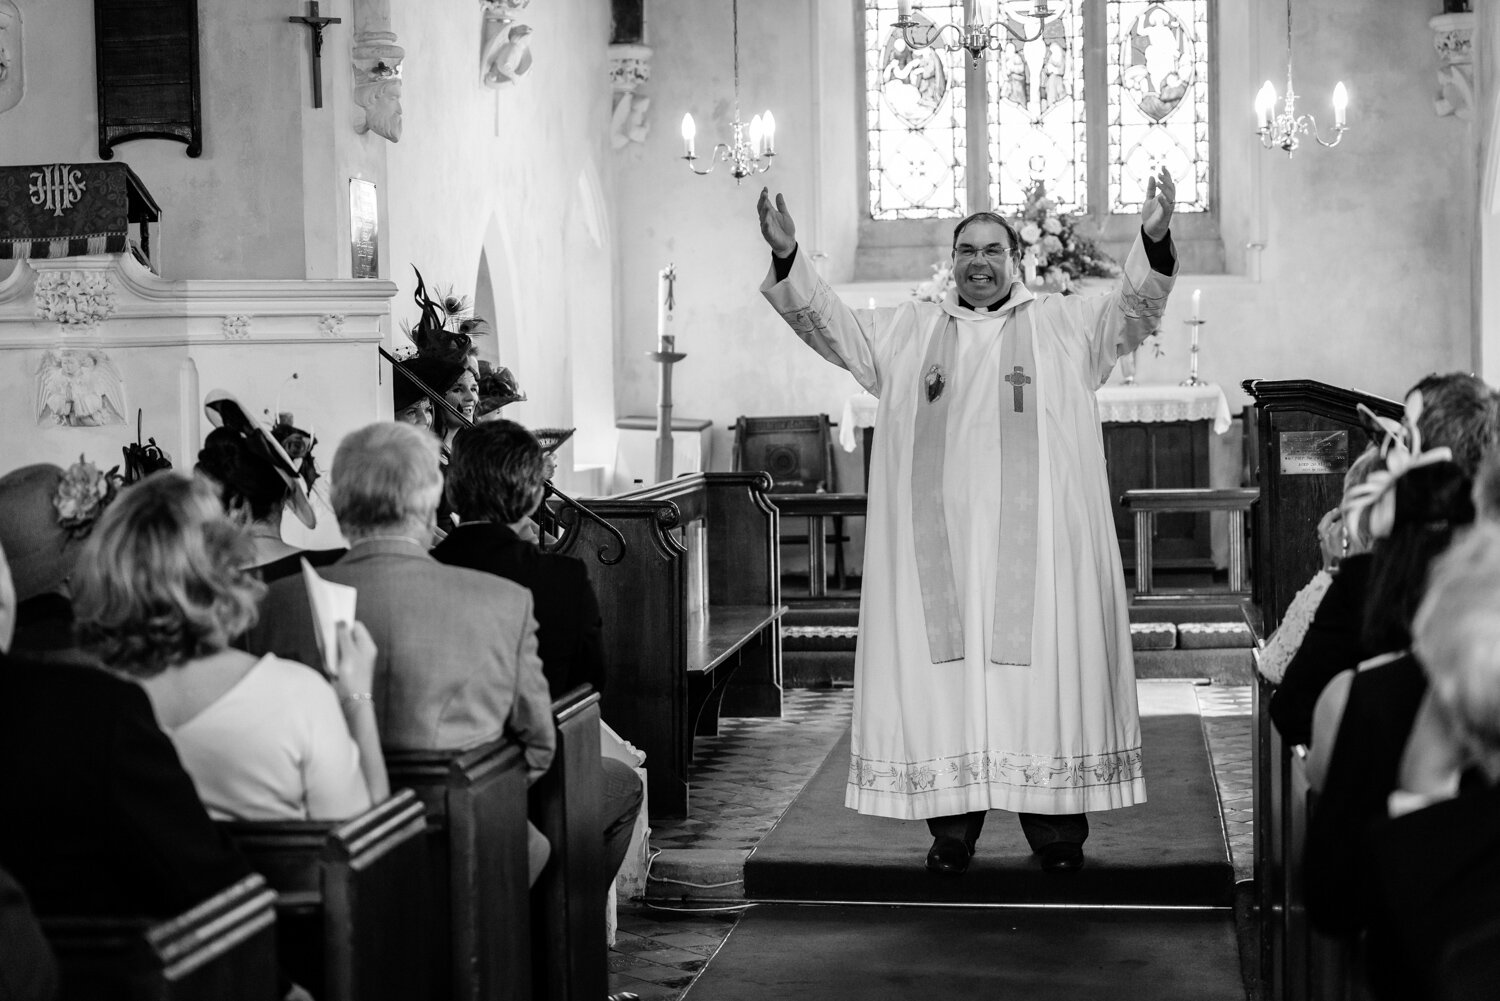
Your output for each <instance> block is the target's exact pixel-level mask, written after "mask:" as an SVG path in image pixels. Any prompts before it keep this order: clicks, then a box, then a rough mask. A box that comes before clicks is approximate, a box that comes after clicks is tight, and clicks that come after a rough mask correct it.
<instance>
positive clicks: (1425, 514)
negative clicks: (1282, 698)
mask: <svg viewBox="0 0 1500 1001" xmlns="http://www.w3.org/2000/svg"><path fill="white" fill-rule="evenodd" d="M1416 437H1418V436H1414V438H1416ZM1413 444H1414V445H1419V444H1420V443H1419V442H1417V441H1415V440H1414V442H1413ZM1414 454H1416V455H1418V456H1420V455H1421V453H1420V451H1419V450H1415V451H1414ZM1433 454H1434V455H1435V456H1441V455H1443V454H1444V453H1443V452H1442V451H1436V450H1435V452H1434V453H1433ZM1387 461H1388V462H1392V464H1393V465H1397V466H1399V465H1400V463H1401V460H1400V459H1397V460H1395V461H1394V462H1393V461H1392V460H1391V459H1390V458H1388V460H1387ZM1412 461H1413V465H1412V466H1411V467H1410V468H1407V469H1405V470H1404V471H1401V472H1398V473H1397V474H1394V475H1391V476H1390V477H1388V478H1386V479H1385V480H1384V482H1382V483H1377V482H1376V481H1375V480H1374V479H1372V480H1371V482H1370V483H1369V484H1367V492H1366V493H1365V495H1364V504H1363V506H1361V507H1357V508H1356V509H1353V510H1351V512H1350V514H1349V516H1350V517H1357V518H1366V519H1368V522H1369V531H1370V534H1371V535H1372V537H1373V538H1374V539H1375V543H1374V548H1373V550H1372V561H1371V568H1370V583H1369V589H1368V593H1367V595H1366V604H1365V615H1364V636H1365V645H1366V647H1367V648H1368V649H1372V650H1379V651H1381V653H1380V655H1379V656H1377V657H1372V658H1371V659H1369V660H1367V661H1365V662H1364V663H1362V664H1361V665H1360V666H1359V669H1358V670H1357V671H1346V672H1344V673H1342V674H1339V675H1338V676H1336V677H1334V678H1333V679H1332V680H1331V681H1329V683H1328V685H1327V686H1326V687H1325V688H1324V689H1323V693H1322V694H1321V695H1320V696H1319V697H1318V703H1317V707H1316V709H1315V711H1314V716H1313V742H1312V747H1311V749H1310V752H1309V754H1308V759H1307V772H1308V781H1309V783H1310V785H1311V786H1312V788H1313V789H1314V790H1315V791H1316V792H1317V793H1318V796H1317V800H1316V804H1315V806H1314V808H1313V810H1312V815H1311V818H1310V820H1309V826H1308V837H1307V866H1306V872H1307V908H1308V915H1309V917H1310V918H1311V919H1312V920H1313V921H1314V922H1315V924H1316V925H1317V926H1318V927H1319V928H1321V929H1323V930H1325V931H1327V932H1329V933H1331V934H1352V933H1353V932H1355V931H1357V930H1358V929H1359V928H1360V927H1361V926H1362V924H1363V921H1364V918H1365V910H1366V907H1365V906H1364V905H1365V904H1367V902H1368V898H1367V893H1368V883H1367V881H1366V879H1365V876H1366V865H1367V860H1368V851H1369V846H1368V835H1369V831H1370V827H1371V825H1372V824H1373V823H1374V822H1375V821H1378V820H1379V819H1380V818H1382V817H1384V816H1385V810H1386V799H1387V797H1388V796H1389V794H1390V793H1391V792H1392V791H1393V790H1394V789H1395V788H1396V785H1397V780H1398V773H1399V768H1400V763H1401V757H1402V753H1403V750H1404V748H1405V746H1406V742H1407V737H1408V735H1409V734H1410V733H1411V732H1412V727H1413V723H1414V721H1415V719H1416V716H1417V711H1418V709H1419V707H1420V705H1421V703H1422V699H1423V696H1424V695H1425V693H1426V690H1427V680H1426V676H1425V675H1424V673H1423V667H1422V664H1421V661H1420V658H1419V656H1418V655H1417V654H1415V653H1413V652H1412V651H1411V650H1410V647H1411V632H1410V630H1411V626H1412V620H1413V618H1414V617H1415V615H1416V612H1417V608H1418V606H1419V604H1420V603H1421V602H1422V599H1423V597H1424V593H1425V587H1426V578H1427V572H1428V568H1429V566H1430V565H1431V563H1432V561H1433V560H1434V559H1436V558H1437V557H1438V556H1439V555H1440V554H1441V553H1442V552H1443V551H1444V550H1445V549H1447V547H1448V545H1449V544H1450V543H1451V541H1452V540H1453V538H1454V535H1455V534H1456V533H1457V532H1458V531H1459V530H1460V529H1461V528H1462V527H1464V526H1466V525H1468V524H1470V523H1472V522H1473V520H1474V507H1473V503H1472V500H1471V490H1472V483H1471V481H1470V480H1469V478H1468V476H1467V475H1465V473H1464V471H1463V470H1462V469H1460V468H1459V467H1458V466H1457V465H1456V464H1454V463H1452V462H1448V461H1433V462H1423V461H1422V460H1421V459H1415V460H1412Z"/></svg>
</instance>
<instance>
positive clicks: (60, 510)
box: [0, 458, 120, 661]
mask: <svg viewBox="0 0 1500 1001" xmlns="http://www.w3.org/2000/svg"><path fill="white" fill-rule="evenodd" d="M119 485H120V477H119V476H118V475H117V474H115V473H114V471H113V470H111V471H110V472H108V473H105V472H101V471H100V470H99V468H98V467H97V466H95V465H94V464H93V463H91V462H86V461H84V460H83V459H82V458H80V459H79V460H78V462H76V463H74V464H73V465H72V466H71V467H69V468H68V469H67V470H66V471H64V470H62V469H60V468H58V467H57V466H53V465H49V464H46V463H38V464H36V465H32V466H22V467H21V468H20V469H16V470H12V471H11V472H9V473H7V474H5V476H3V477H0V548H3V549H4V551H5V553H6V554H7V555H8V557H9V559H10V568H11V573H12V575H13V576H14V578H15V591H16V601H17V602H18V604H17V606H16V609H15V619H16V633H15V638H14V640H13V642H12V645H11V649H12V650H13V651H14V652H15V653H17V654H24V655H25V656H26V658H27V659H29V660H49V661H50V660H58V659H61V660H71V659H77V658H78V657H79V655H80V651H79V650H78V647H77V645H76V644H75V643H74V642H73V606H72V603H71V602H70V601H69V589H68V581H69V578H71V577H72V576H73V568H74V565H75V564H76V563H77V562H78V554H79V552H80V551H81V550H82V549H83V541H84V539H86V538H87V537H88V534H89V532H90V530H92V528H93V526H94V522H95V521H96V520H97V518H98V517H99V515H100V514H101V513H102V512H103V510H104V508H105V505H107V504H108V503H109V502H110V501H111V500H113V499H114V496H115V493H116V492H117V490H118V488H119Z"/></svg>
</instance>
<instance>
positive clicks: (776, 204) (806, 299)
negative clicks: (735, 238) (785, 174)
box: [756, 188, 880, 395]
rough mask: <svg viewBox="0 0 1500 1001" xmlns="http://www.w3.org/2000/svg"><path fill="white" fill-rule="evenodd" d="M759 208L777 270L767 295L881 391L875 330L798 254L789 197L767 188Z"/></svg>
mask: <svg viewBox="0 0 1500 1001" xmlns="http://www.w3.org/2000/svg"><path fill="white" fill-rule="evenodd" d="M756 207H757V209H758V210H759V212H760V234H761V236H762V237H763V238H764V239H765V241H766V244H767V245H768V246H769V247H770V248H771V270H770V272H769V273H768V274H767V275H766V280H765V281H764V282H763V283H762V284H761V287H760V291H761V294H762V295H764V296H765V297H766V301H767V302H769V303H770V304H771V305H772V306H774V307H776V311H777V312H778V313H780V314H781V318H782V319H783V320H785V321H786V323H787V326H789V327H791V328H792V331H793V332H794V333H795V334H796V335H797V336H798V337H800V338H802V340H803V341H804V342H806V343H807V345H808V346H809V347H811V348H812V349H813V350H814V351H816V352H817V353H818V354H820V355H822V356H823V357H824V358H826V359H827V360H828V361H831V362H833V363H834V364H835V365H837V366H839V367H840V368H844V369H848V370H849V373H850V374H851V375H853V376H854V378H855V380H856V381H857V382H858V383H859V384H860V385H861V386H863V387H864V388H865V389H867V390H869V391H870V392H872V393H875V394H876V395H879V392H880V370H879V365H878V363H877V360H876V351H875V345H874V343H873V339H872V334H871V332H870V331H867V330H866V329H865V327H864V325H863V324H862V323H861V322H860V319H859V316H858V315H857V314H856V313H855V312H854V310H852V309H850V308H849V307H848V305H846V304H845V303H844V301H843V300H842V299H840V298H839V297H838V295H837V294H836V293H835V292H834V291H833V289H832V288H830V287H829V286H828V283H827V282H825V281H824V280H823V279H822V277H821V276H819V275H818V273H817V272H816V271H814V270H813V268H812V265H810V264H809V263H808V262H807V261H805V260H803V258H802V255H801V254H800V253H798V250H797V225H796V223H795V222H793V221H792V214H791V213H790V212H789V211H788V210H787V207H786V199H785V197H783V196H782V195H779V194H778V195H777V196H776V197H775V199H774V200H773V199H772V198H771V192H770V191H769V190H768V189H766V188H762V189H761V192H760V200H759V202H758V203H757V205H756ZM872 325H873V324H872Z"/></svg>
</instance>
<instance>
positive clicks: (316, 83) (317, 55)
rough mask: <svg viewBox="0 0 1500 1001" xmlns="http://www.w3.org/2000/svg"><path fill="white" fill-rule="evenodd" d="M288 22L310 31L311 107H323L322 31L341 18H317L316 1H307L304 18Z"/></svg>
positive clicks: (291, 18)
mask: <svg viewBox="0 0 1500 1001" xmlns="http://www.w3.org/2000/svg"><path fill="white" fill-rule="evenodd" d="M287 20H288V21H291V22H292V23H293V24H305V25H307V27H309V28H311V29H312V45H313V60H312V85H313V107H314V108H321V107H322V106H323V29H324V28H326V27H328V26H329V25H330V24H341V23H342V22H343V20H344V19H343V18H341V17H320V16H318V0H308V3H307V16H306V17H289V18H287Z"/></svg>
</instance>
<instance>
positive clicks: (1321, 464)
mask: <svg viewBox="0 0 1500 1001" xmlns="http://www.w3.org/2000/svg"><path fill="white" fill-rule="evenodd" d="M1277 443H1278V444H1279V445H1280V452H1281V474H1282V475H1283V476H1322V475H1324V474H1326V473H1338V474H1340V475H1342V474H1343V473H1345V472H1347V471H1348V469H1349V432H1348V431H1283V432H1281V434H1280V436H1279V437H1278V438H1277Z"/></svg>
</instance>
